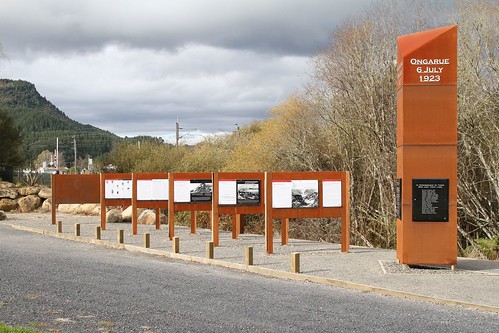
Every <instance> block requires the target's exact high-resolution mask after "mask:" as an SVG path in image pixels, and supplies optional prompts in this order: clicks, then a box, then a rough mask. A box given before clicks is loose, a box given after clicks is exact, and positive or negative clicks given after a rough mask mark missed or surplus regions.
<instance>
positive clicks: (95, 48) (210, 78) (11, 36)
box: [0, 0, 370, 143]
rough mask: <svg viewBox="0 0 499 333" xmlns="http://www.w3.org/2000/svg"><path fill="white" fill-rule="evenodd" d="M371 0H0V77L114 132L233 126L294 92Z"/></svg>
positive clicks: (189, 136) (163, 133)
mask: <svg viewBox="0 0 499 333" xmlns="http://www.w3.org/2000/svg"><path fill="white" fill-rule="evenodd" d="M369 3H370V1H369V0H225V1H222V0H105V1H104V0H84V1H65V0H0V44H2V46H3V53H4V56H5V57H4V58H2V59H0V77H2V78H9V79H22V80H26V81H30V82H32V83H34V84H35V85H36V88H37V89H38V91H39V92H40V94H41V95H42V96H44V97H46V98H47V99H48V100H49V101H51V102H52V103H53V104H55V105H56V106H57V107H58V108H59V109H60V110H61V111H63V112H65V113H66V114H67V115H68V116H69V117H70V118H72V119H74V120H77V121H79V122H81V123H84V124H90V125H93V126H96V127H99V128H101V129H105V130H108V131H111V132H113V133H115V134H118V135H120V136H136V135H151V136H160V137H163V138H165V140H166V141H168V142H172V143H173V142H174V140H175V139H174V138H175V122H176V119H177V117H178V119H179V123H180V125H181V127H182V128H183V130H182V131H181V135H183V136H184V139H185V140H187V141H188V142H193V141H196V140H197V139H199V137H200V136H201V135H204V134H214V133H220V132H230V131H233V130H234V129H235V127H236V125H235V124H236V123H237V124H239V126H243V125H245V124H248V123H250V122H252V121H253V120H263V119H265V118H267V117H268V112H269V110H270V109H271V108H272V107H274V106H276V105H277V104H279V102H282V101H284V100H285V99H286V98H287V97H288V96H290V95H291V94H292V93H293V92H295V91H299V90H300V89H301V88H302V86H303V84H304V82H305V81H306V73H307V72H308V71H309V69H310V68H309V61H310V58H311V57H312V56H313V55H314V54H316V53H317V52H318V51H319V50H320V49H321V48H326V47H327V46H328V45H329V44H330V38H331V34H332V33H333V32H334V30H335V29H336V28H337V27H338V26H339V25H341V23H342V22H343V21H344V20H345V19H348V18H351V17H355V16H357V15H359V14H362V13H363V12H364V11H365V10H366V8H367V7H366V6H368V5H369Z"/></svg>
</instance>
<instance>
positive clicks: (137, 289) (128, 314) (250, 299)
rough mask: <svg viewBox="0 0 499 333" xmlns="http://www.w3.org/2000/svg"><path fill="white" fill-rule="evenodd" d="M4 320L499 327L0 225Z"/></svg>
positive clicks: (441, 310) (252, 328)
mask: <svg viewBox="0 0 499 333" xmlns="http://www.w3.org/2000/svg"><path fill="white" fill-rule="evenodd" d="M0 265H1V266H0V322H3V323H7V324H10V325H23V326H28V327H30V328H32V329H36V330H40V331H52V332H54V331H55V332H141V333H144V332H155V333H159V332H188V331H191V332H481V333H484V332H499V315H498V314H495V313H488V312H480V311H476V310H470V309H466V308H460V307H455V306H446V305H438V304H432V303H425V302H417V301H411V300H405V299H398V298H392V297H384V296H380V295H376V294H370V293H361V292H357V291H352V290H348V289H342V288H337V287H330V286H324V285H316V284H312V283H306V282H296V281H288V280H282V279H276V278H268V277H262V276H258V275H253V274H249V273H245V272H240V271H232V270H228V269H224V268H220V267H212V266H207V265H200V264H192V263H188V262H183V261H175V260H171V259H165V258H159V257H154V256H150V255H144V254H136V253H130V252H127V251H124V250H113V249H108V248H104V247H99V246H95V245H89V244H84V243H76V242H72V241H68V240H62V239H56V238H52V237H47V236H42V235H39V234H33V233H29V232H24V231H18V230H14V229H11V228H10V227H9V226H5V225H1V224H0Z"/></svg>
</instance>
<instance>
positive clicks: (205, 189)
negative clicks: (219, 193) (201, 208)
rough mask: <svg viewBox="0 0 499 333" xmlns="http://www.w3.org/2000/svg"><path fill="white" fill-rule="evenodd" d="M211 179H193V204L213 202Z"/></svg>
mask: <svg viewBox="0 0 499 333" xmlns="http://www.w3.org/2000/svg"><path fill="white" fill-rule="evenodd" d="M212 191H213V183H212V182H211V179H191V202H211V194H212Z"/></svg>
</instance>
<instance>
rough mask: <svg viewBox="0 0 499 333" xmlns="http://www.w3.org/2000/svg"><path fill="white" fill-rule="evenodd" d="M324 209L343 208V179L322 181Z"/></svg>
mask: <svg viewBox="0 0 499 333" xmlns="http://www.w3.org/2000/svg"><path fill="white" fill-rule="evenodd" d="M322 207H341V179H324V180H323V181H322Z"/></svg>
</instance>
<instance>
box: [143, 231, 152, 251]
mask: <svg viewBox="0 0 499 333" xmlns="http://www.w3.org/2000/svg"><path fill="white" fill-rule="evenodd" d="M144 247H145V248H146V249H148V248H150V247H151V235H150V234H148V233H146V234H144Z"/></svg>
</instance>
